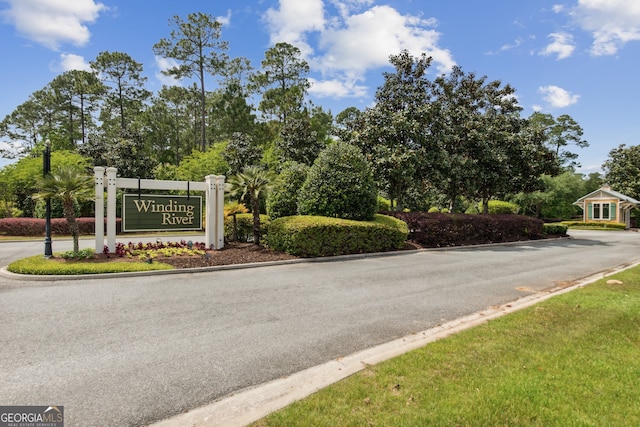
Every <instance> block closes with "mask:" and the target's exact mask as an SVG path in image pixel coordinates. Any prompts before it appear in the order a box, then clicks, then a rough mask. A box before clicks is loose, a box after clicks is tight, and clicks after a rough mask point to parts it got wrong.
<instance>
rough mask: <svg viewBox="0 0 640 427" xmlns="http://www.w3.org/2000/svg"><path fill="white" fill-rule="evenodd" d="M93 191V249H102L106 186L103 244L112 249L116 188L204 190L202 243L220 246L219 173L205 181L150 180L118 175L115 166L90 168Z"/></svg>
mask: <svg viewBox="0 0 640 427" xmlns="http://www.w3.org/2000/svg"><path fill="white" fill-rule="evenodd" d="M93 171H94V174H95V190H96V196H95V199H96V219H95V222H96V223H95V230H96V248H95V249H96V252H97V253H100V252H102V251H103V249H104V188H105V187H107V247H108V248H109V252H112V253H113V252H115V250H116V189H118V188H128V189H144V190H184V191H202V192H204V193H205V205H206V211H205V212H206V213H205V223H206V227H205V228H206V233H205V244H206V245H207V247H208V248H211V249H222V248H223V247H224V190H225V182H224V180H225V177H224V176H223V175H207V176H206V177H205V182H193V181H162V180H152V179H137V178H118V177H117V172H118V170H117V169H116V168H106V182H105V168H103V167H100V166H97V167H95V168H93Z"/></svg>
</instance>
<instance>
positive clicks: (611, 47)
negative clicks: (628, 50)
mask: <svg viewBox="0 0 640 427" xmlns="http://www.w3.org/2000/svg"><path fill="white" fill-rule="evenodd" d="M571 14H572V16H573V17H574V19H575V20H576V21H577V22H578V24H579V25H580V26H581V27H582V29H584V30H586V31H588V32H590V33H591V34H592V36H593V45H592V46H591V53H592V54H593V55H596V56H601V55H614V54H616V53H617V52H618V50H619V49H621V48H622V47H623V46H624V45H625V44H626V43H628V42H630V41H640V2H639V1H638V0H578V4H577V6H576V7H575V8H573V10H572V11H571Z"/></svg>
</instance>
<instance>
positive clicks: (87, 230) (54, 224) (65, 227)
mask: <svg viewBox="0 0 640 427" xmlns="http://www.w3.org/2000/svg"><path fill="white" fill-rule="evenodd" d="M76 222H77V223H78V226H79V227H80V234H84V235H90V234H95V232H96V229H95V218H76ZM121 225H122V224H121V220H120V218H117V219H116V232H117V233H120V230H121ZM44 226H45V219H41V218H0V234H4V235H7V236H27V237H29V236H44ZM106 229H107V222H106V219H105V225H104V230H105V231H106ZM51 234H52V235H62V236H69V235H71V230H69V224H68V223H67V220H66V219H64V218H52V219H51Z"/></svg>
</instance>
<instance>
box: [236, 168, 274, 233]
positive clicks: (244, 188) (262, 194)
mask: <svg viewBox="0 0 640 427" xmlns="http://www.w3.org/2000/svg"><path fill="white" fill-rule="evenodd" d="M276 179H277V176H276V175H275V174H274V173H273V172H271V171H268V170H264V169H262V168H260V167H258V166H247V167H245V168H244V169H243V170H242V172H240V173H238V174H236V175H234V176H232V177H231V178H229V184H231V195H232V196H235V197H238V198H239V199H244V198H246V197H249V202H250V204H251V213H252V214H253V243H254V244H256V245H259V244H260V199H263V198H265V199H266V197H267V195H268V194H269V192H270V191H271V189H272V188H273V185H274V184H275V182H276Z"/></svg>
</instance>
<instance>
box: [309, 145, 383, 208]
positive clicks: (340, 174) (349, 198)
mask: <svg viewBox="0 0 640 427" xmlns="http://www.w3.org/2000/svg"><path fill="white" fill-rule="evenodd" d="M377 206H378V193H377V190H376V185H375V181H374V179H373V173H372V171H371V167H370V166H369V163H368V162H367V159H366V158H365V157H364V155H363V154H362V152H361V151H360V149H359V148H358V147H356V146H354V145H351V144H348V143H346V142H342V141H338V142H335V143H333V144H330V145H329V146H327V148H325V149H324V150H323V151H322V152H321V153H320V155H319V156H318V158H317V159H316V160H315V161H314V163H313V166H311V169H310V170H309V173H308V174H307V178H306V180H305V182H304V184H303V185H302V188H301V190H300V194H299V197H298V213H299V214H301V215H318V216H326V217H333V218H344V219H353V220H365V221H367V220H371V219H372V218H373V215H374V214H375V213H376V210H377Z"/></svg>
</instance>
